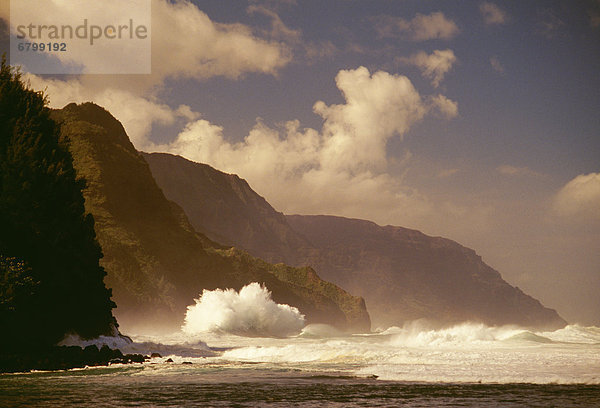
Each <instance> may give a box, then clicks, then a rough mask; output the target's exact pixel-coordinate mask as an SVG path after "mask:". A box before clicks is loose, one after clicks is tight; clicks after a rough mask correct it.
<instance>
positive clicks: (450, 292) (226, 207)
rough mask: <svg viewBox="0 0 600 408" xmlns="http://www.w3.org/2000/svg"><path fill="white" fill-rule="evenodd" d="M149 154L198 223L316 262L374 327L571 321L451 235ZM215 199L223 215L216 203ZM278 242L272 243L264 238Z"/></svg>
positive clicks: (299, 261) (271, 255) (239, 242)
mask: <svg viewBox="0 0 600 408" xmlns="http://www.w3.org/2000/svg"><path fill="white" fill-rule="evenodd" d="M144 158H145V159H146V161H147V162H148V163H149V165H150V169H151V171H152V173H153V175H154V177H155V179H156V180H157V183H159V185H160V186H161V188H163V191H164V192H165V195H166V196H167V197H168V198H169V199H171V200H173V201H175V202H177V203H178V204H180V205H181V207H182V208H183V209H184V211H185V212H186V213H187V214H188V216H189V219H190V222H191V223H192V225H193V226H194V227H195V228H197V229H198V230H201V231H203V232H206V233H207V235H208V236H209V237H216V236H225V240H226V241H227V242H231V243H232V244H234V245H236V246H238V247H241V248H244V249H245V250H247V251H248V252H250V253H251V254H253V255H255V256H258V257H261V258H263V259H266V260H267V261H269V262H285V263H287V264H290V265H294V266H307V265H310V266H311V267H313V268H314V269H315V270H316V271H317V272H318V273H319V275H320V276H322V277H323V278H324V279H326V280H329V281H331V282H334V283H336V284H338V285H339V286H341V287H343V288H344V289H346V290H348V291H350V292H351V293H356V294H359V295H361V296H362V297H363V298H364V299H365V301H366V304H367V308H368V310H369V311H370V313H371V318H372V321H373V323H374V324H375V325H376V326H377V325H380V326H389V325H402V324H404V323H405V322H407V321H410V320H416V319H428V320H431V321H434V322H438V323H440V324H454V323H458V322H461V321H479V322H483V323H486V324H490V325H503V324H517V325H521V326H530V327H539V328H556V327H563V326H564V325H565V324H566V322H565V321H564V320H563V319H562V318H561V317H560V316H559V315H558V313H556V311H554V310H552V309H548V308H545V307H544V306H543V305H541V303H540V302H539V301H537V300H536V299H534V298H532V297H531V296H528V295H526V294H525V293H523V292H522V291H521V290H520V289H519V288H516V287H512V286H511V285H509V284H508V283H507V282H505V281H504V280H503V279H502V276H501V275H500V273H499V272H498V271H496V270H494V269H493V268H491V267H490V266H488V265H487V264H485V263H484V262H483V260H482V259H481V257H480V256H479V255H478V254H477V253H476V252H475V251H474V250H473V249H470V248H467V247H465V246H462V245H460V244H459V243H457V242H455V241H452V240H450V239H447V238H443V237H430V236H428V235H425V234H423V233H422V232H420V231H417V230H411V229H407V228H403V227H396V226H390V225H388V226H383V227H382V226H379V225H377V224H375V223H374V222H371V221H366V220H357V219H350V218H344V217H336V216H325V215H316V216H307V215H283V214H282V213H280V212H278V211H277V210H275V209H274V208H273V207H272V206H271V205H270V204H269V203H268V202H267V201H266V200H265V199H264V198H263V197H261V196H260V195H259V194H257V193H256V192H254V191H252V190H251V188H250V186H249V185H248V183H247V182H246V181H245V180H243V179H241V178H239V177H238V176H235V175H227V174H226V173H223V172H221V171H219V170H216V169H213V168H212V167H210V166H208V165H206V164H197V163H194V162H192V161H190V160H187V159H185V158H182V157H180V156H174V155H170V154H168V153H150V154H149V153H145V154H144ZM200 168H201V169H202V170H201V171H200V170H199V169H200ZM232 183H233V184H234V186H232ZM207 186H208V187H207ZM248 189H250V190H248ZM242 192H243V194H242ZM252 193H253V194H252ZM197 194H200V195H201V196H198V195H197ZM215 196H218V198H217V199H215V201H217V202H219V203H220V204H219V206H218V209H219V212H217V211H216V210H215V209H214V208H213V206H214V203H213V204H211V203H212V202H213V201H212V199H213V198H214V197H215ZM248 196H250V197H248ZM205 203H208V204H205ZM239 208H241V210H238V209H239ZM282 217H283V218H282ZM216 220H218V221H219V222H216ZM234 220H235V221H234ZM207 225H209V226H210V227H206V226H207ZM219 225H220V226H221V227H219ZM257 225H258V226H259V227H256V226H257ZM275 238H276V239H277V242H276V243H275V244H274V245H273V246H272V247H265V246H264V245H262V244H261V243H263V242H266V241H268V240H271V241H272V240H273V239H275ZM273 248H277V250H276V251H274V250H273Z"/></svg>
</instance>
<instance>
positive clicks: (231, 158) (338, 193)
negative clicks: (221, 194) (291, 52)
mask: <svg viewBox="0 0 600 408" xmlns="http://www.w3.org/2000/svg"><path fill="white" fill-rule="evenodd" d="M336 84H337V87H338V88H339V90H340V91H341V93H342V94H343V96H344V103H342V104H331V105H327V104H326V103H325V102H323V101H318V102H316V103H315V104H314V107H313V110H314V112H315V113H316V114H318V115H319V116H321V117H322V118H323V121H324V122H323V126H322V128H321V129H320V130H316V129H312V128H303V127H301V125H300V122H299V121H297V120H291V121H288V122H286V123H283V124H281V125H279V126H278V127H276V128H272V127H269V126H267V125H265V124H264V123H262V122H261V121H257V123H256V125H255V126H254V127H253V129H252V130H251V131H250V132H249V134H248V135H247V136H246V138H245V139H244V140H243V141H241V142H238V143H233V142H230V141H228V140H226V139H225V137H224V135H223V129H222V128H221V127H220V126H217V125H214V124H211V123H210V122H208V121H206V120H204V119H200V120H197V121H195V122H192V123H190V124H189V125H188V126H187V127H186V128H185V129H184V130H183V131H182V132H181V133H180V134H179V136H178V137H177V138H176V140H174V141H173V142H172V143H169V144H166V145H162V146H156V147H155V148H156V150H162V151H168V152H171V153H174V154H179V155H182V156H185V157H187V158H189V159H191V160H194V161H199V162H203V163H208V164H210V165H213V166H215V167H216V168H218V169H221V170H223V171H227V172H232V173H237V174H240V175H241V176H242V177H244V178H246V179H247V180H248V181H249V182H250V184H251V185H252V187H253V188H255V189H256V190H257V191H258V192H259V193H260V194H262V195H264V196H266V197H267V199H268V200H269V201H270V202H271V203H272V204H273V205H274V206H275V207H276V208H278V209H279V210H283V211H284V212H287V213H294V212H302V213H310V212H314V213H323V212H327V213H335V214H341V215H347V216H359V215H360V214H364V213H365V211H370V213H371V214H374V215H373V218H377V217H378V215H384V214H385V216H386V217H388V216H391V215H392V214H402V216H409V215H410V216H412V217H415V218H419V219H424V218H426V216H427V214H428V213H430V212H431V203H429V201H428V199H427V198H426V197H424V196H423V195H421V194H420V193H419V192H418V191H416V190H414V189H411V188H409V187H407V186H405V185H403V184H402V182H401V180H400V179H398V178H396V177H394V176H393V175H391V174H390V169H389V167H390V165H389V163H388V157H387V149H386V148H387V143H388V141H389V140H390V139H391V138H393V137H400V138H401V137H403V135H404V134H406V132H407V131H408V130H409V129H410V128H411V126H413V125H414V124H415V123H417V122H419V121H420V120H421V119H422V118H423V117H424V116H425V115H426V114H428V113H430V112H434V111H438V110H440V111H442V112H445V114H446V116H452V115H455V113H456V104H455V103H454V102H452V101H450V100H449V99H447V98H445V97H444V96H442V95H438V96H436V97H426V98H423V97H421V95H420V94H419V93H418V91H417V90H416V89H415V88H414V86H413V84H412V83H411V81H410V80H409V79H408V78H406V77H404V76H401V75H392V74H390V73H387V72H383V71H378V72H375V73H373V74H371V73H370V72H369V71H368V70H367V68H364V67H360V68H357V69H354V70H342V71H340V72H339V73H338V75H337V76H336ZM432 101H437V102H432ZM367 209H368V210H367Z"/></svg>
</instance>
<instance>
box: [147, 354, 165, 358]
mask: <svg viewBox="0 0 600 408" xmlns="http://www.w3.org/2000/svg"><path fill="white" fill-rule="evenodd" d="M160 357H162V356H161V355H160V353H152V354H150V358H160Z"/></svg>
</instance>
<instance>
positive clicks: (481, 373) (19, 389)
mask: <svg viewBox="0 0 600 408" xmlns="http://www.w3.org/2000/svg"><path fill="white" fill-rule="evenodd" d="M211 293H212V294H213V295H215V296H212V297H211V296H207V297H204V296H203V298H200V299H199V300H197V303H196V305H193V306H190V307H189V308H188V313H187V316H186V320H185V324H184V326H183V327H182V329H181V330H179V331H177V332H174V333H170V334H163V335H155V334H135V333H133V334H132V333H127V332H126V334H130V335H131V337H132V339H133V341H129V340H128V339H126V338H123V337H101V338H99V339H95V340H88V341H83V340H81V339H79V338H77V337H73V336H72V337H69V338H67V339H65V340H64V342H63V344H66V345H74V344H78V345H82V346H85V345H89V344H97V345H102V344H107V345H109V346H110V347H113V348H115V347H117V348H120V349H121V351H123V352H124V353H142V354H146V355H150V354H151V353H159V354H160V357H153V358H151V359H150V360H148V361H147V362H145V363H143V364H127V365H124V364H114V365H111V366H108V367H88V368H84V369H73V370H67V371H51V372H31V373H18V374H3V375H0V406H2V407H20V406H24V407H67V406H76V407H81V406H83V407H85V406H89V407H92V406H93V407H128V406H132V407H180V406H195V407H263V406H265V407H397V406H399V407H459V406H460V407H465V406H467V407H472V406H473V407H474V406H482V407H522V406H527V407H595V408H597V407H600V328H598V327H583V326H579V325H569V326H567V327H565V328H562V329H559V330H555V331H546V332H544V331H532V330H526V329H522V328H517V327H509V326H504V327H488V326H485V325H483V324H475V323H463V324H460V325H456V326H453V327H448V328H442V329H440V328H432V327H430V326H428V325H427V324H426V323H424V322H413V323H410V324H406V325H404V326H403V327H390V328H386V329H384V330H382V329H379V330H377V331H375V332H373V333H366V334H345V333H341V332H339V331H337V330H335V329H334V328H332V327H330V326H326V325H307V326H304V325H300V323H302V322H303V316H302V315H301V314H299V313H298V311H297V309H295V308H291V307H289V306H286V305H276V304H274V303H273V302H272V301H271V300H270V299H269V297H268V296H266V295H265V294H264V293H261V290H260V288H254V292H253V293H245V294H244V296H246V298H244V296H242V295H243V293H242V292H240V293H239V294H236V293H232V292H227V291H221V292H211ZM256 296H258V297H259V298H257V297H256ZM202 299H204V301H203V300H202ZM273 305H275V306H273ZM211 310H212V313H211Z"/></svg>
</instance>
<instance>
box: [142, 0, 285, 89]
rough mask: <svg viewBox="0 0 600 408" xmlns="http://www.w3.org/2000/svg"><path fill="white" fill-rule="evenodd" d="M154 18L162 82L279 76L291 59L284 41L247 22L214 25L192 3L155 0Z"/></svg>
mask: <svg viewBox="0 0 600 408" xmlns="http://www.w3.org/2000/svg"><path fill="white" fill-rule="evenodd" d="M152 16H153V19H152V31H153V45H152V53H153V60H152V63H153V64H152V70H153V73H156V74H157V75H158V76H159V77H161V78H166V77H175V78H179V77H187V78H196V79H203V78H208V77H213V76H225V77H228V78H233V79H237V78H239V77H240V76H241V75H243V74H245V73H249V72H257V73H263V74H271V75H274V74H276V73H277V71H278V70H279V69H281V68H282V67H284V66H285V65H286V64H288V63H289V62H290V60H291V58H292V55H291V53H290V51H289V49H287V48H286V47H285V46H283V45H282V44H281V43H279V42H276V41H266V40H264V39H261V38H258V37H257V36H256V35H254V34H253V32H252V30H251V29H250V28H249V27H248V26H245V25H243V24H222V23H215V22H213V21H212V20H211V19H210V18H209V17H208V16H207V15H206V14H205V13H204V12H202V11H201V10H200V9H198V7H197V6H195V5H194V4H192V3H191V2H187V1H183V0H175V1H165V0H153V3H152ZM154 55H156V58H154ZM166 56H168V58H167V57H166Z"/></svg>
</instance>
